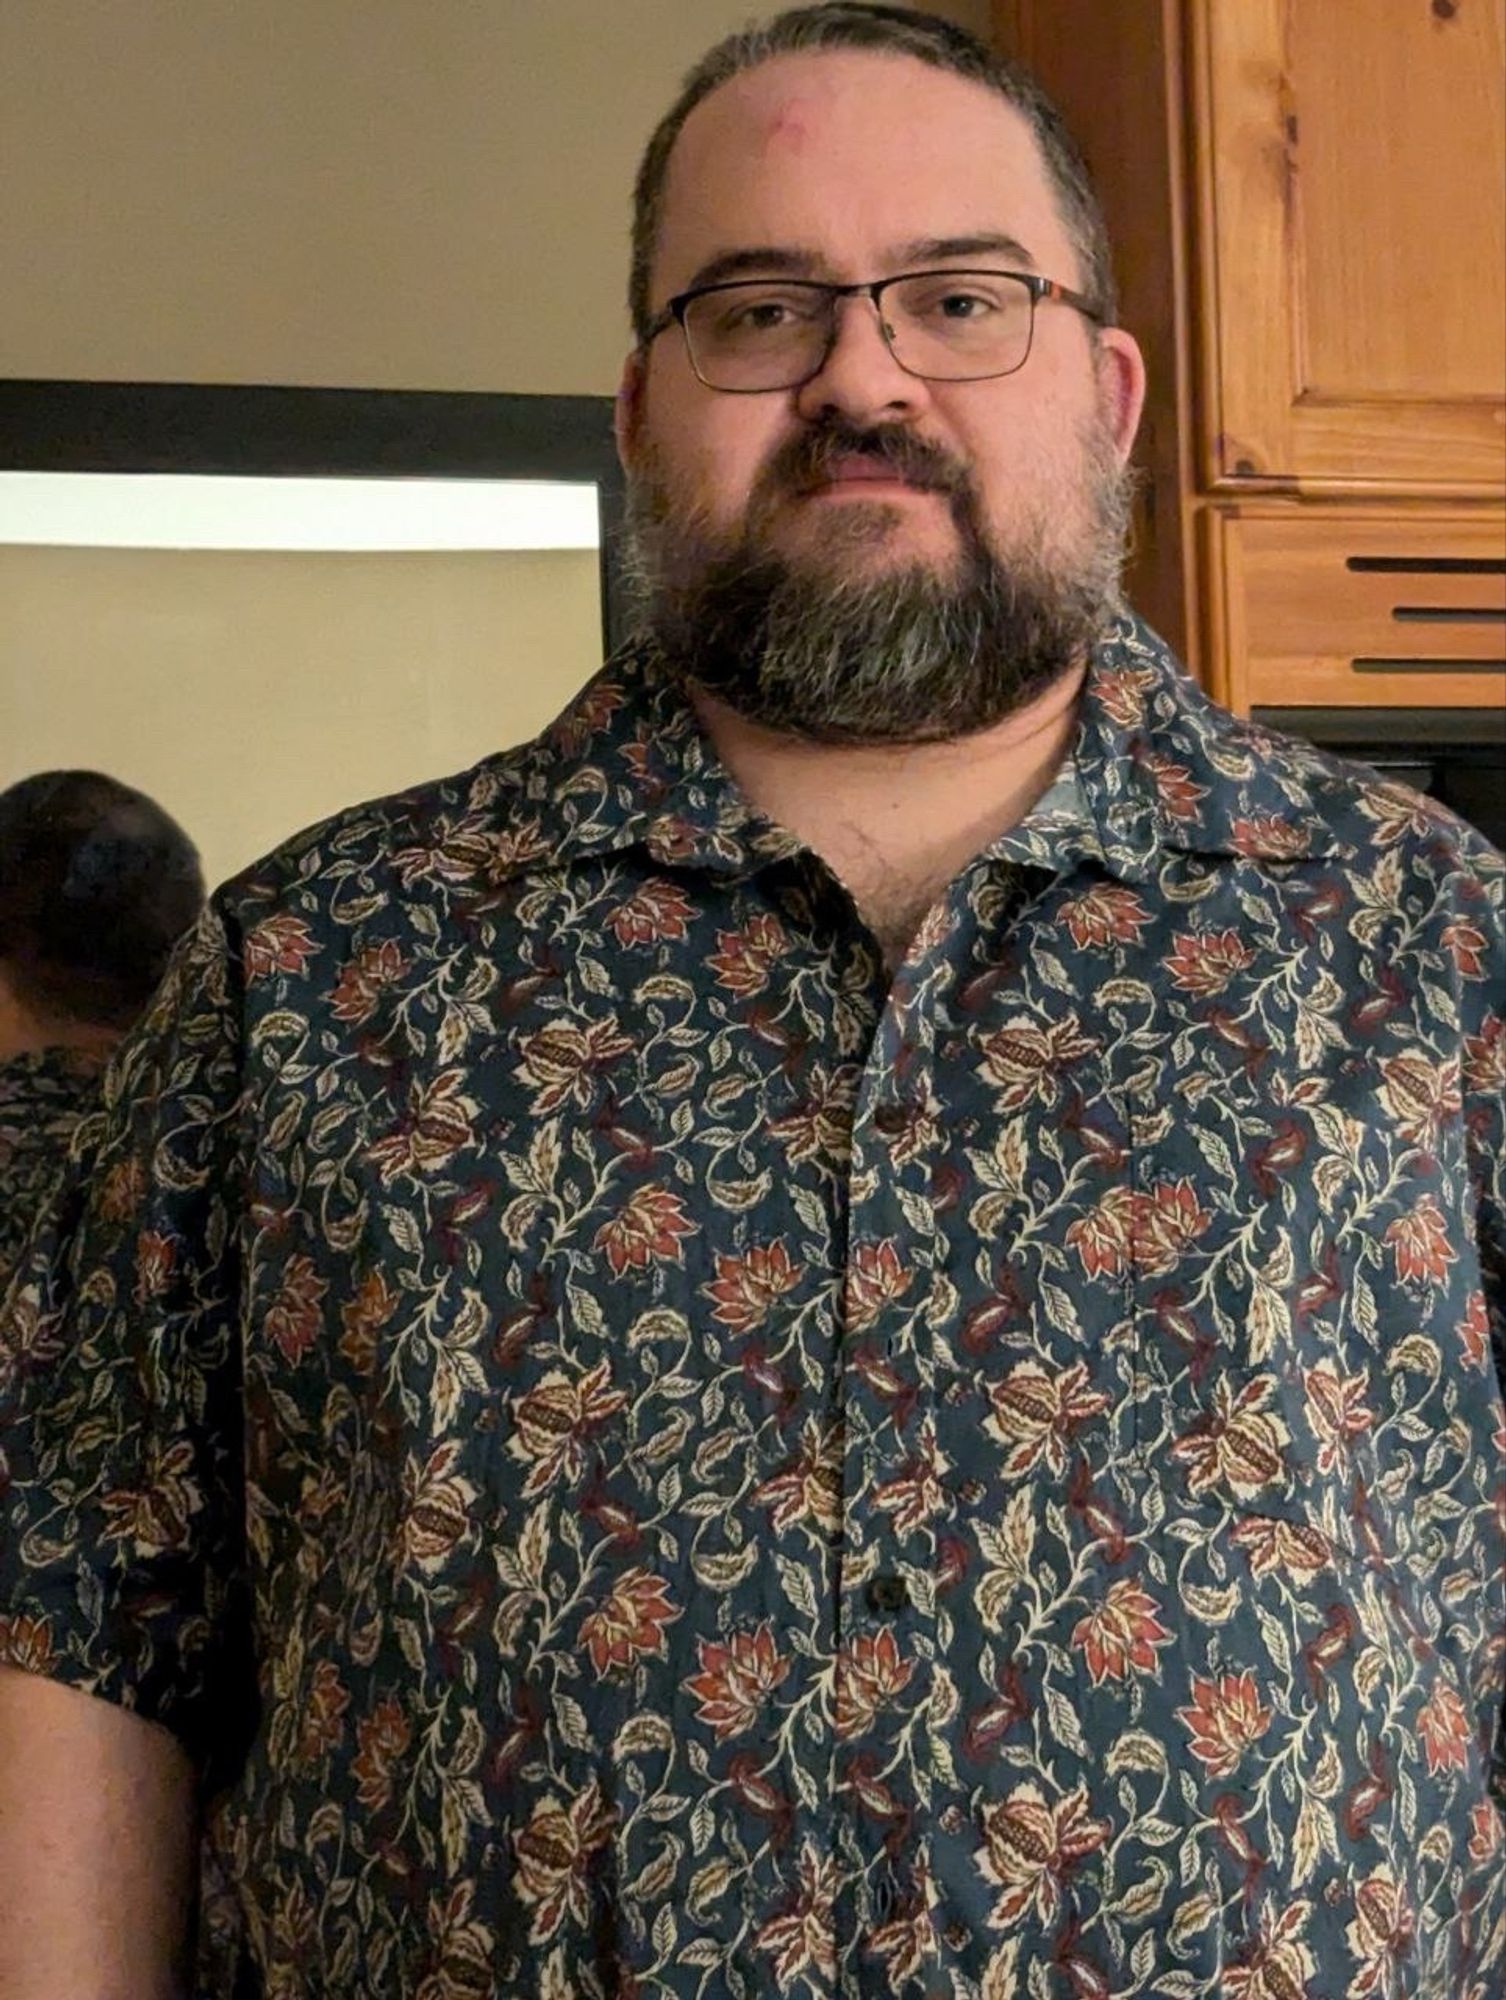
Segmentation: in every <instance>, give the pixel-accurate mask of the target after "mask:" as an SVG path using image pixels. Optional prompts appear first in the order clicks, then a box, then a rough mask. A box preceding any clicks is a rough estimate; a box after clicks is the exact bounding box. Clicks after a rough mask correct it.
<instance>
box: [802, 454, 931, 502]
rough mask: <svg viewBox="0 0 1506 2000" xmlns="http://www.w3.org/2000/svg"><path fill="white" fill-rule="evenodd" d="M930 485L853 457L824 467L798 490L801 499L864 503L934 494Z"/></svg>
mask: <svg viewBox="0 0 1506 2000" xmlns="http://www.w3.org/2000/svg"><path fill="white" fill-rule="evenodd" d="M935 491H936V487H935V485H934V484H933V483H931V482H929V481H924V480H918V479H907V478H906V477H905V475H904V474H903V473H902V472H896V471H895V469H894V467H893V466H892V465H886V464H885V462H884V461H883V460H882V459H881V458H867V457H860V456H858V455H857V454H853V455H851V456H849V457H847V458H839V459H837V460H836V461H835V462H834V463H833V464H831V465H829V466H827V467H825V468H824V469H823V470H822V472H821V474H820V476H819V477H818V478H816V479H813V480H811V481H809V482H808V483H807V484H806V485H804V486H802V487H801V489H800V492H801V496H802V498H806V499H825V498H828V497H836V498H842V497H851V496H854V495H855V496H857V497H858V498H866V499H873V500H878V499H888V498H890V497H891V496H892V495H894V494H896V493H934V492H935Z"/></svg>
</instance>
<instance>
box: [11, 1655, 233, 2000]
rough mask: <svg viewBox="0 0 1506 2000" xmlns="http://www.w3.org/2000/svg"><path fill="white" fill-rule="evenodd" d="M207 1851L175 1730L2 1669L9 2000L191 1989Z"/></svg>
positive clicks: (153, 1994) (97, 1998)
mask: <svg viewBox="0 0 1506 2000" xmlns="http://www.w3.org/2000/svg"><path fill="white" fill-rule="evenodd" d="M193 1852H194V1799H193V1773H192V1770H191V1768H190V1765H189V1762H188V1758H187V1756H186V1755H185V1754H184V1751H183V1750H182V1748H181V1746H180V1745H179V1744H178V1743H177V1741H176V1740H175V1739H174V1738H173V1737H172V1736H170V1735H169V1734H168V1732H167V1731H166V1730H165V1729H161V1728H159V1727H158V1726H157V1725H156V1724H155V1723H150V1722H144V1721H142V1720H141V1718H140V1717H139V1716H135V1715H131V1714H130V1713H128V1712H127V1711H126V1710H124V1709H121V1708H118V1707H116V1705H115V1704H114V1703H113V1702H109V1701H100V1700H96V1699H95V1697H93V1696H92V1695H87V1694H81V1693H79V1692H78V1691H77V1690H75V1689H73V1688H67V1687H61V1686H59V1685H57V1684H56V1683H54V1682H51V1681H46V1680H43V1679H42V1678H41V1677H40V1676H38V1675H35V1674H29V1673H24V1672H22V1671H21V1670H20V1669H19V1668H16V1667H4V1666H0V1883H3V1884H4V1889H3V1892H0V2000H56V1996H57V1995H58V1994H62V1993H66V1994H69V1995H70V1996H72V2000H107V1997H108V2000H171V1996H173V1995H175V1994H177V1993H179V1992H181V1991H186V1990H187V1987H186V1971H185V1957H186V1951H187V1945H188V1939H189V1914H190V1910H191V1907H192V1896H193V1874H192V1870H193Z"/></svg>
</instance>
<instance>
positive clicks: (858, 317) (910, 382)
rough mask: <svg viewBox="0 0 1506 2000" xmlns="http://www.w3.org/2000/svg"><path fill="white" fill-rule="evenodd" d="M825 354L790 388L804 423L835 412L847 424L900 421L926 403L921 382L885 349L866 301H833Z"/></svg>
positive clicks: (871, 306)
mask: <svg viewBox="0 0 1506 2000" xmlns="http://www.w3.org/2000/svg"><path fill="white" fill-rule="evenodd" d="M833 310H834V311H835V313H836V323H835V330H834V332H833V335H832V343H831V349H830V352H829V353H828V354H827V357H826V359H825V360H824V361H823V362H822V364H821V368H820V372H819V373H818V374H815V375H813V376H812V377H811V379H810V380H809V381H808V382H806V383H804V384H802V386H801V387H800V388H799V389H798V390H796V392H795V407H796V409H797V410H798V411H799V413H800V415H801V416H802V417H804V418H805V419H806V421H807V422H808V423H814V422H816V421H817V420H818V419H819V418H821V417H826V416H840V417H843V418H845V419H846V420H847V421H848V422H849V423H852V424H864V423H873V422H876V421H878V420H879V419H881V418H882V419H887V420H888V421H889V422H890V423H903V422H905V421H907V420H908V419H910V418H912V417H916V416H919V414H920V413H921V411H922V410H923V409H924V408H925V407H926V405H927V403H928V402H929V400H930V398H929V393H928V389H927V385H926V384H925V383H924V382H923V381H922V380H921V378H920V377H919V376H918V375H909V374H907V373H906V372H905V370H904V369H903V368H901V367H900V365H899V363H898V362H897V361H896V360H895V358H894V356H893V355H892V354H891V353H890V352H889V344H888V342H887V341H886V340H885V339H884V334H883V329H882V327H881V325H880V323H879V309H878V306H877V304H876V303H875V301H874V300H872V299H865V298H862V297H861V296H860V297H857V298H846V299H838V300H837V301H836V302H835V306H834V308H833Z"/></svg>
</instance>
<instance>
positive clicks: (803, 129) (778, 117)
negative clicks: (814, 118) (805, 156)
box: [764, 97, 810, 152]
mask: <svg viewBox="0 0 1506 2000" xmlns="http://www.w3.org/2000/svg"><path fill="white" fill-rule="evenodd" d="M809 137H810V125H809V114H808V110H807V107H806V104H805V102H804V100H803V99H801V98H798V97H787V98H786V99H785V100H784V102H783V103H782V104H780V105H779V106H778V108H777V109H776V110H775V111H774V112H773V113H772V115H771V116H770V118H769V121H768V123H767V125H766V126H765V127H764V144H765V145H766V146H771V147H772V146H780V145H785V146H793V147H794V148H795V149H796V151H797V152H798V151H799V150H800V149H801V148H802V147H803V146H804V144H805V142H806V140H807V139H808V138H809Z"/></svg>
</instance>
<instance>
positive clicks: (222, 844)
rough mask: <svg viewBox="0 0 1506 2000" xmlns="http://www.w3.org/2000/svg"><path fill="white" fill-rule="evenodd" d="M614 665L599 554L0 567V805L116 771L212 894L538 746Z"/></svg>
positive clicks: (113, 558) (74, 555) (81, 560)
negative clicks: (281, 852) (175, 831)
mask: <svg viewBox="0 0 1506 2000" xmlns="http://www.w3.org/2000/svg"><path fill="white" fill-rule="evenodd" d="M600 661H601V610H600V596H599V592H598V588H597V564H596V557H595V555H594V554H591V553H577V552H574V551H569V552H566V551H559V552H553V553H549V554H545V555H533V554H529V555H522V554H517V555H513V554H509V555H479V554H478V555H249V554H247V555H219V554H208V553H204V554H200V553H195V554H177V553H160V552H156V551H150V552H146V551H139V550H131V549H109V550H99V549H44V548H8V549H0V789H3V788H4V787H5V786H6V785H9V784H12V783H14V782H15V780H16V779H18V778H22V777H26V776H28V775H29V774H30V773H31V772H33V771H45V770H55V769H59V768H62V767H82V768H84V769H94V770H105V771H108V772H109V773H110V774H111V776H113V777H117V778H121V779H123V780H124V781H125V782H126V783H127V784H132V785H138V786H140V787H141V789H142V790H143V791H146V792H149V793H150V794H151V795H152V797H153V798H156V799H160V800H161V802H162V804H163V805H165V806H166V807H167V808H168V810H169V811H170V812H171V813H173V814H174V815H175V817H177V818H178V819H179V820H181V821H182V823H183V825H184V826H185V827H186V828H187V829H188V831H189V832H190V833H191V834H192V835H193V837H194V839H195V840H196V841H197V842H198V844H199V849H200V852H201V853H202V855H203V857H204V868H205V873H206V874H207V875H208V876H209V878H210V879H211V881H219V880H221V879H222V878H223V877H224V876H226V875H228V874H230V873H231V872H232V871H233V870H235V869H237V868H239V867H242V866H243V865H244V864H245V863H246V862H248V861H252V860H255V859H256V857H257V856H258V855H259V854H261V853H263V852H265V850H266V849H267V848H269V847H271V846H273V845H274V844H275V843H276V842H277V841H278V840H280V839H282V838H283V837H284V836H285V835H286V834H289V833H292V832H293V831H295V830H296V829H297V828H298V827H301V826H307V825H308V824H309V823H310V822H311V821H313V820H315V819H320V818H323V816H324V815H325V814H326V813H331V812H336V811H338V810H339V809H340V808H341V807H342V806H347V805H350V804H351V803H352V802H353V801H355V800H357V799H364V798H372V797H375V796H376V795H378V794H380V793H383V792H390V791H397V790H400V789H401V788H402V787H403V786H405V785H409V784H413V783H416V782H418V781H419V780H422V779H424V778H430V777H436V776H438V775H440V774H441V773H443V772H446V771H454V770H458V769H460V768H462V767H463V766H465V765H467V764H471V763H474V762H475V761H476V759H477V758H479V757H483V756H485V755H486V754H487V753H488V752H489V751H492V750H496V749H500V748H502V747H504V746H505V745H507V744H511V743H517V742H521V741H523V740H524V739H526V738H527V737H529V736H531V735H533V734H534V732H535V731H536V730H538V729H539V728H541V727H542V726H543V725H544V724H545V723H546V722H548V721H549V720H550V719H551V718H552V717H553V716H554V715H556V714H557V713H558V712H559V710H560V709H561V708H562V707H563V706H564V705H565V703H566V701H567V700H568V699H569V697H570V696H571V694H573V693H574V691H575V690H576V689H577V688H578V687H579V686H580V685H581V683H582V682H583V681H585V680H586V679H587V678H588V677H589V675H591V674H592V673H594V672H595V670H596V668H597V667H598V666H599V664H600Z"/></svg>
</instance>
